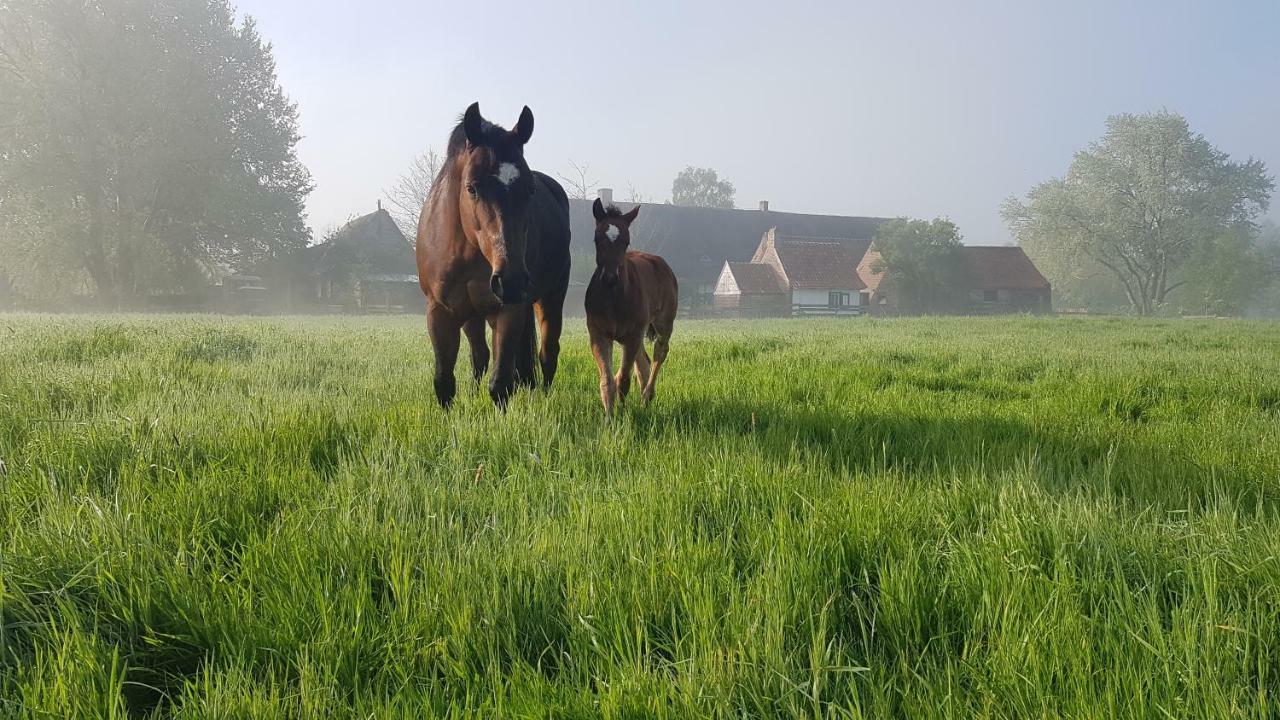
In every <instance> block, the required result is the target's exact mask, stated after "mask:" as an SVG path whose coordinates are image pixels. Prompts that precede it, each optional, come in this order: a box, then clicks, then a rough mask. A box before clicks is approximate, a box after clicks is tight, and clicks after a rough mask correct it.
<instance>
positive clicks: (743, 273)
mask: <svg viewBox="0 0 1280 720" xmlns="http://www.w3.org/2000/svg"><path fill="white" fill-rule="evenodd" d="M727 264H728V266H729V272H731V273H733V280H734V282H736V283H737V284H738V291H739V292H741V293H742V294H743V295H785V294H786V292H787V287H786V285H784V284H783V282H782V278H780V277H778V273H777V272H775V271H774V269H773V268H772V267H771V266H769V265H765V264H763V263H739V262H731V263H727Z"/></svg>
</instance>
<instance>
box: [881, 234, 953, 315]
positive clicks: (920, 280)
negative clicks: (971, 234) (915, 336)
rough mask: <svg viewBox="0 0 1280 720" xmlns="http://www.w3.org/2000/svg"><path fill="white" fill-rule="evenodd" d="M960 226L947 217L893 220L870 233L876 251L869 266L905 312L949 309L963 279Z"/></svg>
mask: <svg viewBox="0 0 1280 720" xmlns="http://www.w3.org/2000/svg"><path fill="white" fill-rule="evenodd" d="M963 246H964V241H963V239H962V238H961V235H960V229H959V228H957V227H956V225H955V223H953V222H951V221H950V220H944V219H942V218H938V219H935V220H932V221H929V220H911V219H908V218H898V219H896V220H891V221H889V222H887V223H884V224H883V225H881V226H880V228H879V229H878V230H877V231H876V237H875V249H876V251H877V252H878V253H879V254H880V257H879V259H878V260H877V261H876V262H875V263H874V264H873V265H872V267H871V271H872V272H874V273H884V274H885V275H886V279H887V280H888V281H889V283H890V286H891V287H893V289H894V290H893V291H894V292H895V293H896V294H897V295H898V304H899V306H900V307H901V308H902V309H903V310H907V311H910V312H945V311H947V310H950V309H952V308H954V307H955V302H956V299H957V296H958V294H959V293H960V292H961V288H962V286H963V280H964V278H963V277H962V275H961V273H962V272H963V270H962V265H961V258H960V248H962V247H963Z"/></svg>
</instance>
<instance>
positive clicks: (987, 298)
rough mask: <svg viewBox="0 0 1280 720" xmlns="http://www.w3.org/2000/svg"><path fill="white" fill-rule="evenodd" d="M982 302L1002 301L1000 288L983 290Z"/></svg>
mask: <svg viewBox="0 0 1280 720" xmlns="http://www.w3.org/2000/svg"><path fill="white" fill-rule="evenodd" d="M982 302H1000V291H999V290H983V291H982Z"/></svg>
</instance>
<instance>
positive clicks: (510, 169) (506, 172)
mask: <svg viewBox="0 0 1280 720" xmlns="http://www.w3.org/2000/svg"><path fill="white" fill-rule="evenodd" d="M495 177H497V178H498V182H500V183H502V184H503V185H506V186H507V187H511V183H513V182H515V181H516V180H518V179H519V178H520V169H519V168H517V167H516V166H515V164H514V163H502V164H501V165H499V166H498V174H497V175H496V176H495Z"/></svg>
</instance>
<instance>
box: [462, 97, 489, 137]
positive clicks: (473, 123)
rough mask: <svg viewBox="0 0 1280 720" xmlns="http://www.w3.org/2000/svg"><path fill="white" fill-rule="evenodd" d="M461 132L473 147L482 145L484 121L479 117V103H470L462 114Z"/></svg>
mask: <svg viewBox="0 0 1280 720" xmlns="http://www.w3.org/2000/svg"><path fill="white" fill-rule="evenodd" d="M462 131H463V132H465V133H466V134H467V142H469V143H471V144H472V145H473V146H475V147H479V146H480V145H483V144H484V119H483V118H481V117H480V103H478V102H473V103H471V106H470V107H468V108H467V111H466V112H465V113H463V114H462Z"/></svg>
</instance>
